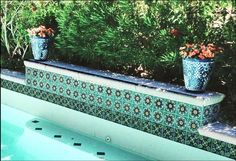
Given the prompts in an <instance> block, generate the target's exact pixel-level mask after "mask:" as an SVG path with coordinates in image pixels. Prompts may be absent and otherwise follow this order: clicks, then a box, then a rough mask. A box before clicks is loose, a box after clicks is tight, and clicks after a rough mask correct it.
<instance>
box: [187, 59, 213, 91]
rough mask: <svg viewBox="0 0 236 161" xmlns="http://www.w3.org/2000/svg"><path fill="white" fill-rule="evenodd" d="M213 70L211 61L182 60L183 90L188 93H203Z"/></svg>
mask: <svg viewBox="0 0 236 161" xmlns="http://www.w3.org/2000/svg"><path fill="white" fill-rule="evenodd" d="M213 68H214V60H213V59H205V60H200V59H194V58H183V73H184V83H185V88H186V89H187V90H189V91H196V92H202V91H204V90H205V89H206V86H207V84H208V82H209V80H210V76H211V74H212V71H213Z"/></svg>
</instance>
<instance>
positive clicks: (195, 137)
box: [1, 79, 236, 159]
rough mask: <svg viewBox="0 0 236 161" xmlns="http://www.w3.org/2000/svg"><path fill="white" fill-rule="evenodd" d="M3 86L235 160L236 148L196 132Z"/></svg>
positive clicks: (14, 85) (16, 86)
mask: <svg viewBox="0 0 236 161" xmlns="http://www.w3.org/2000/svg"><path fill="white" fill-rule="evenodd" d="M64 80H66V79H64ZM34 84H36V83H34ZM1 87H3V88H6V89H9V90H13V91H16V92H20V93H23V94H26V95H29V96H32V97H35V98H38V99H42V100H45V101H48V102H52V103H55V104H58V105H61V106H64V107H67V108H70V109H72V110H75V111H80V112H83V113H87V114H89V115H93V116H96V117H100V118H103V119H106V120H109V121H113V122H116V123H118V124H122V125H124V126H128V127H131V128H135V129H138V130H141V131H144V132H147V133H150V134H153V135H157V136H160V137H163V138H166V139H170V140H172V141H176V142H179V143H182V144H186V145H189V146H193V147H196V148H199V149H203V150H206V151H209V152H212V153H216V154H219V155H222V156H226V157H229V158H233V159H236V145H233V144H229V143H225V142H223V141H220V140H215V139H212V138H208V137H205V136H201V135H199V134H198V133H195V132H191V131H186V130H182V129H177V128H173V127H171V126H165V125H164V124H160V123H157V122H155V121H149V120H146V119H142V117H141V118H140V117H133V116H132V115H128V114H126V113H124V112H119V111H113V110H112V109H110V108H102V107H101V106H95V105H92V104H88V103H86V102H82V101H77V100H76V99H72V98H70V97H65V96H62V95H61V94H58V93H52V92H51V91H50V92H47V91H46V90H41V89H38V88H34V87H31V86H25V85H22V84H18V83H14V82H11V81H8V80H4V79H1ZM45 87H46V85H45ZM87 87H89V86H87ZM105 91H106V90H105Z"/></svg>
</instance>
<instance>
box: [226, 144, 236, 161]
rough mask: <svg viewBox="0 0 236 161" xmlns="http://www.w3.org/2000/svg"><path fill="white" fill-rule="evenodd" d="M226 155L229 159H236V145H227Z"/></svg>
mask: <svg viewBox="0 0 236 161" xmlns="http://www.w3.org/2000/svg"><path fill="white" fill-rule="evenodd" d="M224 155H225V156H226V157H229V158H234V159H236V145H233V144H225V153H224Z"/></svg>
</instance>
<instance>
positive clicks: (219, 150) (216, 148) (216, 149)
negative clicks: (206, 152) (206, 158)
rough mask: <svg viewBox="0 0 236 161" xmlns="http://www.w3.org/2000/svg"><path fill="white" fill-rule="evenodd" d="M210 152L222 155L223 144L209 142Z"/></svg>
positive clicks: (215, 141)
mask: <svg viewBox="0 0 236 161" xmlns="http://www.w3.org/2000/svg"><path fill="white" fill-rule="evenodd" d="M211 152H213V153H217V154H220V155H224V153H225V143H224V142H222V141H219V140H213V141H212V142H211Z"/></svg>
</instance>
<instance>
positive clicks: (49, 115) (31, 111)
mask: <svg viewBox="0 0 236 161" xmlns="http://www.w3.org/2000/svg"><path fill="white" fill-rule="evenodd" d="M1 94H2V95H1V100H2V103H3V105H1V116H2V117H1V118H2V120H1V121H2V127H1V128H5V129H2V130H1V131H2V134H1V137H2V146H1V148H2V149H1V152H2V155H1V158H2V159H5V160H10V159H17V160H19V158H21V159H20V160H27V159H31V160H32V159H33V160H36V159H37V160H39V159H40V160H49V159H52V158H55V159H54V160H59V159H60V160H62V158H64V160H65V159H66V160H78V158H77V157H82V158H81V159H84V160H86V158H85V157H88V158H87V160H91V159H93V158H94V159H95V160H96V159H97V160H98V159H102V158H104V155H97V152H102V153H98V154H104V153H103V152H105V159H109V158H110V157H111V158H114V157H116V156H118V158H117V159H116V160H127V159H129V158H130V159H131V158H135V159H131V160H138V159H141V160H142V159H144V158H150V160H151V159H152V160H176V159H178V160H180V159H181V160H196V159H198V160H232V159H230V158H226V157H224V156H220V155H217V154H214V153H210V152H207V151H204V150H201V149H197V148H194V147H191V146H188V145H184V144H181V143H177V142H174V141H171V140H168V139H165V138H162V137H158V136H155V135H151V134H148V133H145V132H142V131H140V130H136V129H133V128H129V127H126V126H123V125H119V124H116V123H113V122H110V121H107V120H104V119H100V118H97V117H94V116H90V115H88V114H84V113H81V112H78V111H74V110H71V109H68V108H65V107H63V106H59V105H56V104H53V103H50V102H47V101H43V100H40V99H37V98H34V97H30V96H27V95H24V94H21V93H17V92H14V91H11V90H8V89H5V88H1ZM13 96H14V101H12V100H13ZM25 102H27V103H25ZM9 106H10V107H9ZM11 107H14V108H11ZM19 110H20V111H19ZM22 111H25V112H26V113H24V112H22ZM16 116H17V117H16ZM20 116H22V117H20ZM36 116H37V117H36ZM42 118H44V119H42ZM35 120H37V121H39V122H38V123H34V122H35ZM48 120H49V121H48ZM32 121H34V122H32ZM37 121H36V122H37ZM36 125H37V126H36ZM38 125H40V126H38ZM58 125H59V127H58ZM62 127H64V128H62ZM36 128H39V129H38V130H35V129H36ZM40 128H42V130H40ZM48 129H51V130H48ZM52 129H54V130H52ZM61 129H63V130H61ZM71 130H72V131H71ZM12 131H14V132H13V133H12ZM15 131H16V132H15ZM59 131H60V132H59ZM61 131H63V132H61ZM44 132H45V133H44ZM77 133H78V134H77ZM81 134H82V135H81ZM54 135H61V136H62V137H58V136H56V137H55V138H54ZM63 136H65V137H63ZM71 136H73V138H74V140H73V139H72V137H71ZM76 136H77V137H76ZM86 136H89V137H86ZM107 136H109V137H110V139H111V140H110V142H108V143H105V140H106V137H107ZM6 137H7V138H8V139H7V138H6ZM78 137H79V138H85V139H84V140H80V139H78V140H76V138H78ZM5 138H6V139H5ZM86 138H87V139H86ZM3 140H5V141H3ZM94 140H95V141H94ZM82 141H83V142H82ZM93 141H94V142H96V144H93V143H91V142H93ZM99 141H100V142H99ZM74 143H78V144H77V145H76V146H74ZM79 143H81V146H79ZM85 144H87V146H86V147H87V149H86V148H85V149H81V148H83V147H85ZM96 145H99V146H100V147H104V148H102V149H100V148H96V147H98V146H96ZM111 145H112V146H111ZM113 145H115V147H118V148H114V146H113ZM111 147H112V148H111ZM110 149H113V150H110ZM122 149H123V150H122ZM176 149H178V150H176ZM81 150H84V151H81ZM86 150H87V151H86ZM65 151H66V153H65ZM111 151H112V152H111ZM126 151H129V152H128V153H127V152H126ZM110 152H111V153H110ZM130 152H131V153H130ZM78 154H80V155H79V156H78ZM137 154H138V155H137ZM153 158H154V159H153Z"/></svg>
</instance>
